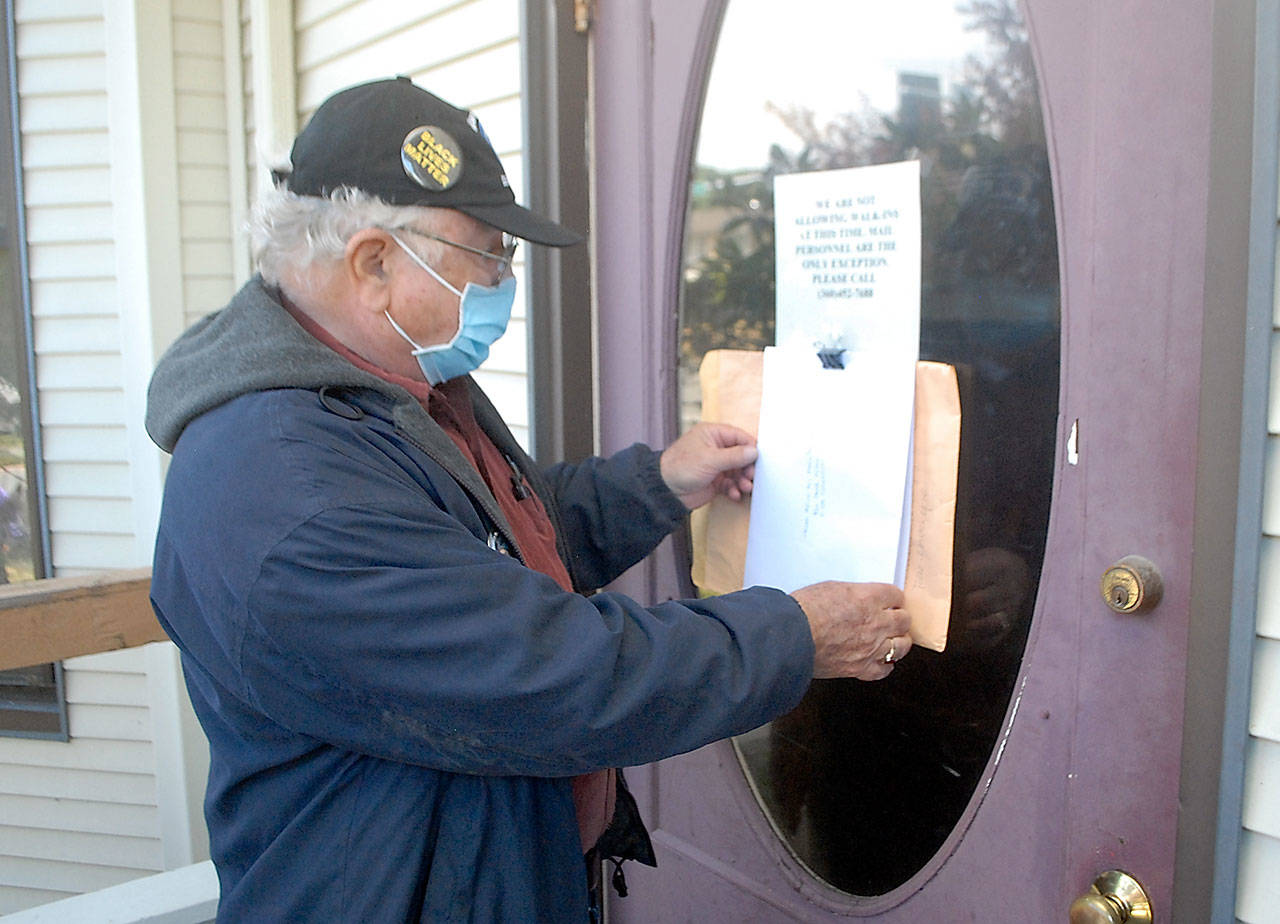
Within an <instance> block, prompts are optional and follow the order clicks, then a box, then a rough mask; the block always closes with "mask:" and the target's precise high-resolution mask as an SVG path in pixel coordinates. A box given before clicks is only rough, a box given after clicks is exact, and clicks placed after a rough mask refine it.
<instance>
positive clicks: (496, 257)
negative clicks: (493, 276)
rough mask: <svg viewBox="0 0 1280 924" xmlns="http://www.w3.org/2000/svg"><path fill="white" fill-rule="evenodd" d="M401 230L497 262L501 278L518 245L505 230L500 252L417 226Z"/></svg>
mask: <svg viewBox="0 0 1280 924" xmlns="http://www.w3.org/2000/svg"><path fill="white" fill-rule="evenodd" d="M400 230H402V231H408V232H409V233H410V234H416V235H418V237H425V238H427V239H429V240H433V241H439V242H440V243H441V244H448V245H449V246H450V247H457V248H458V249H459V250H465V251H467V253H473V254H475V255H476V256H478V257H484V258H485V259H487V260H492V261H494V262H495V263H497V264H498V278H499V279H501V278H502V277H503V276H505V275H507V270H508V269H510V268H511V261H512V260H514V259H515V256H516V248H517V247H518V246H520V239H519V238H518V237H515V236H513V235H511V234H508V233H507V232H506V231H503V232H502V252H501V253H494V252H493V251H491V250H481V249H480V248H479V247H468V246H467V245H466V244H459V243H458V242H457V241H451V240H449V239H448V238H447V237H440V236H439V235H438V234H431V233H430V232H427V231H419V230H418V229H417V228H402V229H400Z"/></svg>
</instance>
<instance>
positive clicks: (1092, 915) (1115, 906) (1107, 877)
mask: <svg viewBox="0 0 1280 924" xmlns="http://www.w3.org/2000/svg"><path fill="white" fill-rule="evenodd" d="M1069 920H1070V922H1071V924H1151V922H1152V920H1153V918H1152V916H1151V902H1150V900H1149V899H1148V898H1147V893H1146V892H1145V891H1144V890H1143V888H1142V885H1141V884H1140V883H1139V882H1138V880H1136V879H1134V878H1133V877H1132V876H1130V875H1129V874H1128V873H1125V872H1122V871H1120V870H1118V869H1112V870H1107V872H1105V873H1103V874H1102V875H1101V876H1099V877H1098V878H1097V879H1095V880H1093V885H1092V886H1090V887H1089V891H1088V892H1086V893H1085V894H1084V895H1081V896H1080V897H1079V898H1077V899H1076V900H1075V901H1073V902H1072V903H1071V911H1070V918H1069Z"/></svg>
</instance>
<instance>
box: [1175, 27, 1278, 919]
mask: <svg viewBox="0 0 1280 924" xmlns="http://www.w3.org/2000/svg"><path fill="white" fill-rule="evenodd" d="M1220 17H1221V21H1222V30H1221V33H1220V34H1219V35H1218V36H1217V38H1218V39H1219V40H1222V39H1225V38H1226V37H1228V36H1233V35H1235V34H1236V33H1238V32H1241V31H1244V32H1245V33H1246V34H1249V33H1252V35H1253V42H1252V48H1251V51H1252V52H1253V54H1252V56H1249V57H1246V58H1244V60H1239V61H1233V60H1231V57H1230V55H1228V54H1215V56H1214V57H1215V63H1216V65H1217V66H1218V67H1219V68H1221V71H1222V72H1220V73H1215V74H1214V113H1215V125H1214V129H1213V134H1214V138H1215V144H1216V145H1217V146H1218V148H1219V149H1218V150H1215V152H1214V156H1213V163H1214V164H1215V167H1216V169H1215V171H1214V177H1213V180H1212V182H1211V186H1210V196H1211V199H1212V201H1213V202H1214V203H1215V204H1216V207H1215V208H1211V210H1210V233H1209V239H1210V241H1211V251H1210V254H1209V264H1210V265H1209V270H1208V273H1207V279H1206V286H1205V306H1206V308H1205V320H1206V336H1205V345H1204V353H1205V363H1204V364H1203V366H1202V370H1203V371H1202V378H1201V382H1202V389H1201V401H1202V405H1201V406H1202V407H1215V406H1217V407H1229V408H1236V409H1237V410H1238V414H1235V415H1234V416H1233V415H1232V414H1229V413H1224V414H1221V415H1211V414H1204V415H1202V416H1201V441H1200V444H1201V446H1202V447H1213V446H1215V445H1217V446H1220V447H1221V449H1220V450H1219V451H1218V452H1217V453H1216V455H1213V454H1212V452H1211V450H1208V449H1205V450H1202V456H1204V457H1208V456H1211V455H1213V457H1212V458H1204V459H1203V461H1204V462H1206V463H1208V464H1210V465H1212V466H1213V468H1214V471H1215V477H1214V478H1213V480H1212V481H1209V480H1208V479H1206V481H1205V483H1204V484H1203V485H1202V486H1203V488H1204V490H1203V491H1202V492H1201V494H1202V496H1198V497H1197V508H1198V509H1199V510H1200V511H1211V510H1213V509H1214V508H1215V507H1216V508H1218V509H1220V510H1233V511H1234V514H1235V515H1234V521H1233V522H1226V521H1227V520H1228V518H1227V517H1225V516H1219V517H1218V518H1217V519H1218V520H1219V521H1220V522H1216V523H1215V522H1205V523H1200V522H1197V547H1199V548H1204V549H1205V550H1206V554H1205V555H1204V556H1203V557H1200V558H1199V560H1198V561H1197V562H1196V568H1195V570H1194V571H1193V575H1192V587H1193V598H1192V605H1193V614H1194V616H1193V619H1192V625H1191V640H1190V641H1191V643H1190V650H1189V652H1188V666H1189V667H1195V668H1196V670H1194V671H1192V670H1189V671H1188V683H1187V703H1188V707H1187V716H1186V724H1185V728H1186V731H1187V732H1188V734H1187V736H1186V738H1185V739H1184V741H1185V745H1184V748H1183V765H1182V774H1183V777H1182V778H1183V803H1184V805H1186V806H1187V810H1186V811H1184V813H1183V816H1182V818H1181V819H1180V820H1179V826H1178V864H1177V870H1176V880H1175V889H1174V908H1175V911H1180V910H1184V909H1185V913H1186V914H1187V915H1188V916H1189V917H1192V918H1193V919H1202V920H1213V921H1229V920H1233V919H1234V917H1235V910H1236V891H1237V886H1238V883H1239V872H1240V838H1241V832H1242V827H1243V815H1244V809H1243V806H1244V770H1245V754H1246V748H1247V745H1248V740H1249V728H1248V726H1249V712H1250V698H1251V695H1252V673H1253V653H1254V647H1255V643H1256V622H1257V611H1258V605H1259V600H1258V578H1259V572H1260V561H1259V556H1260V553H1261V541H1262V535H1263V532H1262V504H1263V487H1264V475H1265V464H1266V449H1267V441H1268V433H1267V416H1268V402H1269V396H1270V383H1271V375H1272V370H1271V341H1272V337H1273V335H1272V334H1271V331H1272V328H1273V326H1274V321H1273V318H1274V314H1275V308H1274V304H1275V301H1274V300H1275V294H1276V287H1275V269H1276V252H1277V251H1276V248H1277V245H1278V244H1280V235H1277V207H1276V202H1277V196H1278V195H1280V182H1278V177H1280V4H1276V3H1274V2H1261V3H1258V4H1256V9H1255V7H1254V5H1253V4H1247V3H1245V4H1234V5H1231V4H1228V5H1226V6H1225V7H1224V8H1223V9H1222V10H1221V11H1220ZM1241 45H1245V46H1246V47H1248V46H1247V43H1245V42H1242V41H1239V40H1237V41H1236V42H1235V43H1233V44H1232V45H1231V46H1230V47H1232V48H1239V47H1240V46H1241ZM1250 82H1251V83H1252V108H1251V109H1250V107H1248V106H1241V105H1238V100H1239V99H1240V97H1239V96H1238V95H1237V94H1238V91H1239V89H1240V87H1241V86H1242V85H1243V86H1248V85H1249V83H1250ZM1250 123H1251V124H1250ZM1246 181H1247V185H1248V187H1249V188H1248V189H1247V190H1242V189H1241V187H1243V186H1245V185H1246ZM1242 195H1243V196H1244V197H1245V199H1244V201H1243V202H1242V201H1241V197H1242ZM1230 209H1240V212H1239V213H1237V214H1236V215H1232V214H1230V212H1229V210H1230ZM1240 214H1246V215H1248V227H1247V228H1246V229H1244V233H1245V235H1247V237H1246V239H1245V241H1244V242H1243V245H1242V242H1241V241H1240V240H1239V233H1240V232H1239V228H1238V225H1239V215H1240ZM1215 241H1216V242H1218V244H1219V246H1218V247H1217V248H1213V246H1212V242H1215ZM1218 251H1221V252H1218ZM1242 290H1243V291H1242ZM1210 332H1216V336H1214V338H1213V340H1212V341H1211V340H1210ZM1250 334H1252V336H1250ZM1210 360H1212V362H1213V363H1216V364H1217V368H1218V369H1222V370H1237V371H1238V372H1239V374H1238V375H1237V376H1236V377H1235V380H1234V381H1233V380H1232V377H1231V376H1230V375H1222V376H1220V377H1215V376H1213V375H1212V368H1213V366H1212V365H1211V362H1210ZM1219 401H1225V402H1227V403H1226V404H1214V403H1212V402H1219ZM1232 446H1238V447H1239V452H1238V456H1237V457H1236V458H1232V454H1231V453H1230V451H1229V450H1230V448H1231V447H1232ZM1233 465H1235V466H1236V474H1235V478H1234V481H1235V498H1234V499H1235V504H1234V505H1233V504H1232V503H1231V501H1232V497H1231V494H1230V485H1231V482H1232V480H1233V479H1232V472H1231V469H1232V466H1233ZM1215 488H1216V490H1215ZM1206 519H1207V518H1206ZM1215 548H1216V549H1217V550H1218V551H1217V552H1215V551H1214V549H1215ZM1224 573H1230V574H1231V575H1232V581H1231V587H1230V588H1229V589H1228V588H1223V587H1221V586H1220V585H1221V580H1220V577H1219V576H1220V575H1222V574H1224ZM1213 613H1223V614H1226V618H1225V620H1217V619H1214V618H1212V617H1211V615H1210V614H1213ZM1202 616H1203V617H1206V618H1200V617H1202ZM1224 621H1225V623H1226V624H1225V625H1223V624H1222V622H1224ZM1224 639H1225V641H1226V645H1225V649H1224V645H1223V641H1224ZM1192 742H1195V744H1196V746H1192V744H1191V743H1192ZM1208 809H1212V810H1213V811H1212V813H1210V812H1209V811H1207V810H1208ZM1207 830H1213V831H1214V837H1213V838H1212V839H1210V838H1206V837H1204V836H1203V832H1204V831H1207Z"/></svg>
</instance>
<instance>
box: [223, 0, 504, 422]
mask: <svg viewBox="0 0 1280 924" xmlns="http://www.w3.org/2000/svg"><path fill="white" fill-rule="evenodd" d="M294 15H295V24H296V38H295V41H296V46H295V55H296V59H297V104H298V124H299V125H301V124H303V123H304V122H305V121H306V119H307V118H308V117H309V116H310V114H311V113H312V112H313V111H314V110H315V108H316V106H318V105H319V104H320V103H321V102H322V101H323V100H324V98H325V97H327V96H328V95H329V94H331V93H333V92H334V91H335V90H339V89H341V88H342V87H346V86H350V85H351V84H355V83H361V82H363V81H367V80H378V79H381V78H384V77H392V76H395V75H397V74H406V75H408V76H409V77H411V78H413V80H414V82H415V83H417V84H418V85H419V86H421V87H425V88H426V89H428V90H430V91H431V92H433V93H435V94H436V95H438V96H440V97H442V98H444V99H446V100H448V101H449V102H451V103H453V104H454V105H456V106H462V107H465V108H468V109H471V110H473V111H474V112H475V113H476V114H477V115H478V116H479V117H480V121H481V122H482V123H483V124H484V128H485V131H486V133H488V135H489V139H490V140H491V141H492V142H493V146H494V148H495V149H496V150H497V152H498V155H499V157H501V158H502V163H503V166H505V167H506V170H507V174H508V176H509V177H510V179H511V184H512V187H513V189H514V190H515V194H516V198H517V200H519V201H523V192H522V187H523V181H524V163H523V160H522V154H523V144H524V126H523V123H522V116H521V97H520V95H521V71H520V4H519V0H470V2H457V0H426V2H423V3H419V4H405V3H401V2H399V0H354V2H353V0H345V2H344V0H296V3H295V14H294ZM245 47H246V48H247V47H249V46H248V44H247V42H246V45H245ZM259 153H260V154H262V155H276V156H279V155H280V154H285V153H287V152H283V151H276V152H259ZM517 259H519V258H517ZM516 275H517V276H518V277H522V276H523V265H522V264H520V263H518V264H517V267H516ZM521 291H525V287H524V286H523V279H521ZM526 318H527V306H526V302H525V300H524V299H523V298H522V299H518V300H517V304H516V308H515V312H514V316H513V317H512V320H511V326H510V327H509V328H508V330H507V334H506V335H505V336H504V337H503V338H502V339H501V340H499V341H498V343H497V344H496V345H495V346H494V348H493V352H492V354H491V355H490V357H489V360H488V361H487V362H486V363H485V365H484V369H483V370H482V371H481V372H480V373H479V374H477V375H476V380H477V381H478V382H479V383H480V384H481V386H482V387H483V388H484V389H485V391H486V392H487V393H488V394H489V396H490V397H491V398H492V399H493V402H494V404H495V405H496V406H497V408H498V410H499V411H500V412H501V413H502V416H503V417H504V418H505V419H506V421H507V423H508V424H509V425H510V426H511V430H512V432H513V433H515V435H516V437H517V439H519V440H520V441H521V442H522V443H524V444H525V445H528V433H529V395H528V382H527V366H528V362H527V353H526V332H525V329H526Z"/></svg>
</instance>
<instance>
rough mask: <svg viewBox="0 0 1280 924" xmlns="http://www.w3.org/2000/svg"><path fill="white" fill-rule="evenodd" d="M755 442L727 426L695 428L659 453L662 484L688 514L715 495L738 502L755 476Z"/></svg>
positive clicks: (748, 492)
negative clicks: (660, 455) (684, 507)
mask: <svg viewBox="0 0 1280 924" xmlns="http://www.w3.org/2000/svg"><path fill="white" fill-rule="evenodd" d="M755 461H756V441H755V437H753V436H752V435H751V434H750V433H748V432H747V431H745V430H739V429H738V428H737V427H731V426H729V425H728V424H717V423H700V424H695V425H694V426H693V428H692V429H690V430H689V432H688V433H686V434H684V435H683V436H682V437H680V439H678V440H676V441H675V442H674V443H672V444H671V445H670V446H668V447H667V449H666V451H665V452H663V454H662V458H661V460H660V461H659V469H660V471H661V472H662V480H663V481H665V482H666V483H667V487H668V488H670V489H671V493H673V494H674V495H675V496H676V497H678V498H680V500H682V501H683V502H684V505H685V506H686V507H688V508H689V509H690V510H694V509H696V508H698V507H701V506H702V505H703V504H705V503H707V502H708V501H710V500H711V498H713V497H714V496H715V495H717V494H724V495H727V496H728V497H730V498H732V499H733V500H742V497H743V495H745V494H750V493H751V480H752V478H753V477H754V475H755Z"/></svg>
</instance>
